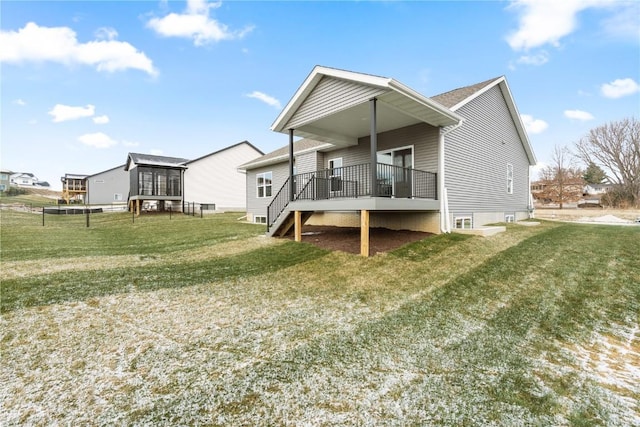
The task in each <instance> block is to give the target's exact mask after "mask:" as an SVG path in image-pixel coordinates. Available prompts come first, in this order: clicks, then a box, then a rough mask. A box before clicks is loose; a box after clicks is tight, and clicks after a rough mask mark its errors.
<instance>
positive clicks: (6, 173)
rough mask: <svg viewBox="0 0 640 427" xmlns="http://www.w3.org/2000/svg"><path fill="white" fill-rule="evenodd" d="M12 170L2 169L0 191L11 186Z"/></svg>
mask: <svg viewBox="0 0 640 427" xmlns="http://www.w3.org/2000/svg"><path fill="white" fill-rule="evenodd" d="M12 173H13V172H11V171H10V170H7V169H2V170H0V191H3V192H4V191H7V190H8V189H9V187H10V186H11V174H12Z"/></svg>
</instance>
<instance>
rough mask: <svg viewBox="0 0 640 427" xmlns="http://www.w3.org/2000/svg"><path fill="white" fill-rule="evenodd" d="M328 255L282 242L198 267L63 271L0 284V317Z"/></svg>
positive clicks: (268, 269)
mask: <svg viewBox="0 0 640 427" xmlns="http://www.w3.org/2000/svg"><path fill="white" fill-rule="evenodd" d="M328 253H329V252H328V251H326V250H323V249H319V248H317V247H315V246H313V245H309V244H298V243H293V242H286V243H284V244H282V245H278V246H275V247H269V248H261V249H256V250H253V251H249V252H245V253H242V254H238V255H235V256H231V257H223V258H214V259H210V260H206V261H200V262H197V263H181V264H174V263H167V264H166V265H157V264H154V265H149V266H143V267H127V268H114V269H106V270H105V269H101V270H94V271H80V272H76V271H66V272H61V273H55V274H50V275H44V276H35V277H30V278H27V279H24V278H20V279H12V280H3V281H2V301H1V304H0V312H3V313H4V312H8V311H12V310H15V309H18V308H26V307H33V306H40V305H49V304H56V303H61V302H68V301H82V300H85V299H88V298H94V297H100V296H105V295H114V294H118V293H126V292H131V291H153V290H156V289H165V288H181V287H186V286H192V285H198V284H203V283H210V282H215V281H219V280H225V279H234V278H240V277H252V276H257V275H259V274H265V273H271V272H274V271H277V270H281V269H283V268H287V267H290V266H293V265H296V264H299V263H302V262H305V261H308V260H311V259H316V258H318V257H321V256H324V255H326V254H328Z"/></svg>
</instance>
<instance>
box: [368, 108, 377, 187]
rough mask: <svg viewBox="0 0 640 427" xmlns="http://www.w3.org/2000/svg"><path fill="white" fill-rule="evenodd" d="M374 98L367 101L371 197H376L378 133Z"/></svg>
mask: <svg viewBox="0 0 640 427" xmlns="http://www.w3.org/2000/svg"><path fill="white" fill-rule="evenodd" d="M376 102H377V99H376V98H372V99H371V100H370V101H369V105H370V108H369V109H370V110H371V137H370V139H371V165H370V169H371V171H370V172H371V175H370V180H371V197H376V196H377V195H378V171H377V167H376V165H377V164H378V134H377V128H378V124H377V119H376V116H377V114H376V110H377V108H376Z"/></svg>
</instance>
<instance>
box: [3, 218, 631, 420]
mask: <svg viewBox="0 0 640 427" xmlns="http://www.w3.org/2000/svg"><path fill="white" fill-rule="evenodd" d="M238 216H239V215H237V214H235V215H234V214H224V215H210V216H207V217H205V218H203V219H200V218H193V217H188V216H183V215H177V216H174V217H173V218H172V219H171V220H169V219H168V217H166V216H159V215H156V216H143V217H141V218H140V219H139V220H136V222H135V223H131V217H130V216H128V215H127V214H101V215H92V217H91V227H89V228H86V227H85V226H83V222H82V221H84V218H83V217H82V216H81V215H80V216H79V217H82V218H71V217H61V218H57V219H55V220H52V221H51V222H50V223H48V224H47V225H46V226H45V227H42V223H41V222H38V221H39V220H38V217H37V216H35V217H34V216H33V215H31V214H24V213H14V212H10V211H2V217H1V221H2V227H1V236H0V237H1V248H0V249H1V252H0V255H1V257H2V258H1V259H2V285H1V286H2V288H1V304H0V309H1V312H2V328H1V337H0V342H1V345H2V347H1V351H2V359H1V360H2V363H1V365H0V366H1V367H0V381H1V383H2V384H3V386H2V388H0V402H1V406H0V424H1V425H3V426H4V425H67V424H69V425H114V424H115V425H167V426H173V425H221V426H222V425H225V426H226V425H292V426H294V425H295V426H298V425H314V426H315V425H359V426H360V425H372V426H373V425H376V426H378V425H401V426H405V425H450V426H460V425H482V426H487V425H499V426H503V425H504V426H513V425H545V426H546V425H575V426H593V425H603V426H605V425H606V426H612V425H613V426H616V425H620V426H626V425H640V406H639V403H638V402H639V401H640V386H639V384H640V318H639V316H640V314H639V313H640V250H639V245H640V243H639V242H640V227H637V226H627V227H625V226H604V225H602V226H597V225H580V224H562V223H555V222H554V223H550V222H543V223H542V224H541V225H539V226H537V227H525V226H520V225H511V224H509V225H508V226H507V232H506V233H502V234H499V235H496V236H492V237H488V238H481V237H471V236H466V235H464V236H463V235H457V234H452V235H440V236H435V237H431V238H428V239H426V240H423V241H420V242H417V243H413V244H410V245H408V246H405V247H403V248H400V249H398V250H396V251H394V252H391V253H389V254H383V255H378V256H375V257H372V258H362V257H359V256H356V255H349V254H345V253H341V252H334V253H331V252H327V251H324V250H321V249H318V248H316V247H314V246H311V245H308V244H304V243H294V242H290V241H285V240H276V239H268V238H265V237H263V236H262V234H263V231H264V228H263V227H261V226H256V225H252V224H246V223H242V222H238V221H237V220H236V219H237V217H238Z"/></svg>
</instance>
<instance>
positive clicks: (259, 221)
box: [253, 215, 267, 224]
mask: <svg viewBox="0 0 640 427" xmlns="http://www.w3.org/2000/svg"><path fill="white" fill-rule="evenodd" d="M253 222H254V223H255V224H266V223H267V217H266V216H264V215H254V216H253Z"/></svg>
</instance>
